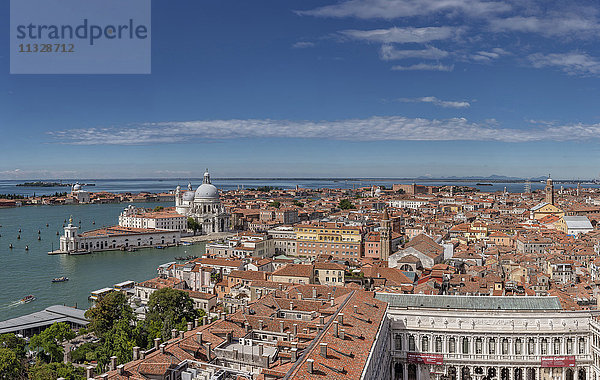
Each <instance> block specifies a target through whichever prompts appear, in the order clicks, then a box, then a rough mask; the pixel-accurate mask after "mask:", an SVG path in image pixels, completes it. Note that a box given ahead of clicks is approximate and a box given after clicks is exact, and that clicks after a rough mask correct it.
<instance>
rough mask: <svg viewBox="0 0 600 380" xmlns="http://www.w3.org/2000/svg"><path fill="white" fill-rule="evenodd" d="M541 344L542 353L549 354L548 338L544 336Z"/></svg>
mask: <svg viewBox="0 0 600 380" xmlns="http://www.w3.org/2000/svg"><path fill="white" fill-rule="evenodd" d="M540 345H541V351H542V355H548V339H546V338H542V341H541V343H540Z"/></svg>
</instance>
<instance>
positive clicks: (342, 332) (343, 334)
mask: <svg viewBox="0 0 600 380" xmlns="http://www.w3.org/2000/svg"><path fill="white" fill-rule="evenodd" d="M340 339H341V340H344V339H346V330H344V329H340Z"/></svg>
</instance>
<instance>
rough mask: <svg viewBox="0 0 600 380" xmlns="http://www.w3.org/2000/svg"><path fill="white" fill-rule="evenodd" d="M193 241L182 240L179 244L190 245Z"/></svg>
mask: <svg viewBox="0 0 600 380" xmlns="http://www.w3.org/2000/svg"><path fill="white" fill-rule="evenodd" d="M192 244H193V243H191V242H189V241H182V242H181V245H192Z"/></svg>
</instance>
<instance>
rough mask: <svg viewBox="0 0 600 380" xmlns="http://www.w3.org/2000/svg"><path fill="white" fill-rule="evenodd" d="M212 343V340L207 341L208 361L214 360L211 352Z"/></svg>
mask: <svg viewBox="0 0 600 380" xmlns="http://www.w3.org/2000/svg"><path fill="white" fill-rule="evenodd" d="M210 345H211V343H210V342H206V360H207V361H211V360H212V355H211V352H210Z"/></svg>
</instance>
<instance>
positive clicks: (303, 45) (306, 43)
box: [292, 41, 315, 49]
mask: <svg viewBox="0 0 600 380" xmlns="http://www.w3.org/2000/svg"><path fill="white" fill-rule="evenodd" d="M313 46H315V43H314V42H310V41H298V42H296V43H295V44H293V45H292V47H293V48H294V49H305V48H310V47H313Z"/></svg>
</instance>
